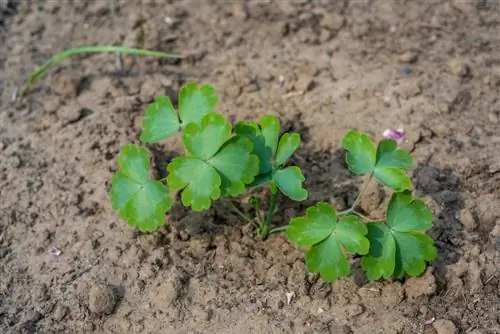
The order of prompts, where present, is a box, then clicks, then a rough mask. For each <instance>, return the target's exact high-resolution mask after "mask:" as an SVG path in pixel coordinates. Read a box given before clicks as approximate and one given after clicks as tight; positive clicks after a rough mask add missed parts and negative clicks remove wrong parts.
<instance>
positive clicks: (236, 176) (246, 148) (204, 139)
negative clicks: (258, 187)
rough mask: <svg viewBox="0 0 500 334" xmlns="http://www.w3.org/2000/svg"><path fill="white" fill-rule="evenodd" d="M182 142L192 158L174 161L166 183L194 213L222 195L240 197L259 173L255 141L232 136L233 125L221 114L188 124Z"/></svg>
mask: <svg viewBox="0 0 500 334" xmlns="http://www.w3.org/2000/svg"><path fill="white" fill-rule="evenodd" d="M182 141H183V143H184V146H185V148H186V150H187V151H188V153H189V154H190V155H189V156H187V157H179V158H175V159H173V160H172V162H171V163H170V164H169V165H168V167H167V170H168V172H169V175H168V177H167V181H168V183H169V184H170V186H171V188H172V189H174V190H181V191H182V195H181V199H182V203H183V204H184V205H185V206H191V207H192V209H193V210H195V211H203V210H206V209H208V208H210V206H211V204H212V201H213V200H216V199H218V198H219V197H220V196H222V195H231V196H237V195H239V194H241V193H242V192H244V191H245V185H246V184H249V183H252V182H253V181H254V178H255V176H256V175H257V174H258V172H259V159H258V157H257V156H256V155H254V154H252V152H253V144H252V141H251V140H249V139H247V138H245V137H239V136H236V137H233V136H232V127H231V124H229V122H227V120H226V119H225V118H224V117H223V116H222V115H220V114H217V113H208V114H206V115H205V116H204V117H203V119H202V120H201V122H200V124H199V125H198V124H194V123H190V124H188V125H187V126H186V127H185V128H184V129H183V131H182Z"/></svg>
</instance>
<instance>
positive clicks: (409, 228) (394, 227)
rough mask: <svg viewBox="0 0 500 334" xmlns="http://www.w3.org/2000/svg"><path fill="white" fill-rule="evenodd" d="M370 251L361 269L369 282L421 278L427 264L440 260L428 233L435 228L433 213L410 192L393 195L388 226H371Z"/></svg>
mask: <svg viewBox="0 0 500 334" xmlns="http://www.w3.org/2000/svg"><path fill="white" fill-rule="evenodd" d="M367 227H368V235H367V237H368V239H369V240H370V251H369V253H368V254H367V255H366V256H365V257H364V258H363V260H362V262H361V265H362V267H363V268H364V269H365V271H366V274H367V276H368V278H369V279H371V280H377V279H379V278H385V279H387V278H389V277H402V276H403V275H404V274H405V273H406V274H408V275H410V276H419V275H421V274H422V273H423V272H424V271H425V268H426V262H429V261H432V260H434V259H435V258H436V256H437V250H436V248H435V246H434V242H433V240H432V238H431V237H429V236H428V235H427V234H426V232H427V231H428V230H429V229H430V228H431V227H432V213H431V212H430V210H429V209H427V208H426V207H425V204H424V202H422V201H421V200H414V199H413V198H412V195H411V192H410V191H404V192H399V193H394V194H393V195H392V197H391V200H390V202H389V206H388V209H387V223H386V224H383V223H368V224H367Z"/></svg>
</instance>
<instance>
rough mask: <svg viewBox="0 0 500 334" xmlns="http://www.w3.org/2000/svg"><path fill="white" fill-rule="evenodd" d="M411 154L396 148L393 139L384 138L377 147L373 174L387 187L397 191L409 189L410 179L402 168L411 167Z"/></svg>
mask: <svg viewBox="0 0 500 334" xmlns="http://www.w3.org/2000/svg"><path fill="white" fill-rule="evenodd" d="M413 167H414V166H413V161H412V158H411V156H410V155H409V154H408V153H407V152H405V151H403V150H400V149H398V146H397V143H396V141H394V140H389V139H384V140H382V141H380V143H379V144H378V148H377V162H376V165H375V169H374V171H373V174H374V175H375V178H376V179H377V180H378V181H379V182H381V183H382V184H384V185H386V186H387V187H389V188H392V189H395V190H397V191H401V190H405V189H410V188H411V180H410V177H409V176H408V174H407V173H406V172H405V171H404V169H408V168H413Z"/></svg>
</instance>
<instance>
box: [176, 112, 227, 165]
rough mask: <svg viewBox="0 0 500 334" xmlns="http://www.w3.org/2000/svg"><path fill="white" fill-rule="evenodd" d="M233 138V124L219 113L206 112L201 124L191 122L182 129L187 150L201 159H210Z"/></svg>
mask: <svg viewBox="0 0 500 334" xmlns="http://www.w3.org/2000/svg"><path fill="white" fill-rule="evenodd" d="M229 138H231V124H229V123H228V122H227V121H226V120H225V118H224V116H222V115H221V114H217V113H208V114H206V115H205V116H204V117H203V119H202V121H201V124H200V125H197V124H194V123H190V124H188V125H186V127H185V128H184V129H183V130H182V142H183V143H184V147H185V148H186V150H187V151H188V152H189V153H190V154H192V155H194V156H195V157H197V158H199V159H201V160H207V159H210V158H211V157H213V156H214V155H215V153H217V151H218V150H219V149H220V147H221V146H222V145H223V144H224V143H225V142H226V141H228V140H229Z"/></svg>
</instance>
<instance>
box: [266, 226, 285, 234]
mask: <svg viewBox="0 0 500 334" xmlns="http://www.w3.org/2000/svg"><path fill="white" fill-rule="evenodd" d="M289 227H290V225H285V226H278V227H275V228H272V229H270V230H269V234H274V233H279V232H282V231H285V230H287V229H288V228H289Z"/></svg>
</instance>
